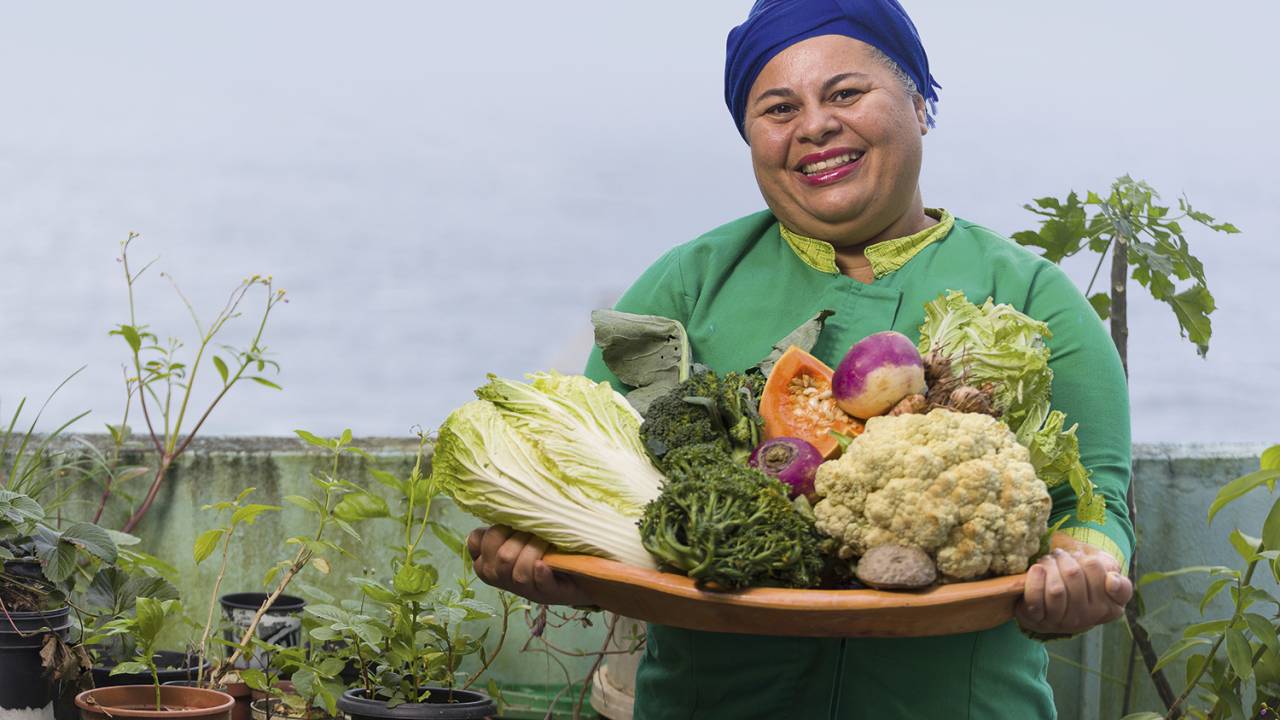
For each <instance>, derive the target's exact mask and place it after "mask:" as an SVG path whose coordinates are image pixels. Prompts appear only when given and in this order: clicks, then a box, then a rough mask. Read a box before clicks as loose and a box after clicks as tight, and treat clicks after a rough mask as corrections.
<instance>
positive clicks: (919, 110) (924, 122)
mask: <svg viewBox="0 0 1280 720" xmlns="http://www.w3.org/2000/svg"><path fill="white" fill-rule="evenodd" d="M911 102H912V103H913V104H914V105H915V109H916V122H918V123H919V124H920V134H921V135H922V136H923V135H928V134H929V112H928V109H927V107H926V106H925V102H924V96H923V95H921V94H920V93H916V95H915V97H913V98H912V99H911Z"/></svg>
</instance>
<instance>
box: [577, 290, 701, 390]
mask: <svg viewBox="0 0 1280 720" xmlns="http://www.w3.org/2000/svg"><path fill="white" fill-rule="evenodd" d="M591 324H592V325H593V326H594V327H595V339H596V345H599V346H600V352H601V355H602V357H603V358H604V364H605V365H606V366H607V367H608V368H609V369H610V370H611V371H613V374H614V375H617V376H618V379H619V380H621V381H622V382H624V383H626V384H627V385H630V386H631V387H633V388H636V391H639V394H638V395H635V396H634V397H631V395H628V400H629V401H630V402H631V403H632V405H633V406H634V407H635V408H636V410H638V411H639V412H644V410H645V409H646V408H647V407H648V403H649V402H650V401H651V400H652V399H653V398H655V397H657V396H659V395H661V394H663V393H665V392H666V391H668V390H670V389H671V388H673V387H675V386H676V385H679V384H680V383H682V382H684V381H685V380H687V379H689V372H690V368H691V364H692V361H691V359H690V348H689V336H688V335H687V334H686V333H685V330H684V325H682V324H680V322H679V321H678V320H671V319H669V318H664V317H659V316H657V315H636V314H633V313H625V312H619V311H617V310H594V311H592V313H591ZM636 391H633V392H632V394H634V393H635V392H636Z"/></svg>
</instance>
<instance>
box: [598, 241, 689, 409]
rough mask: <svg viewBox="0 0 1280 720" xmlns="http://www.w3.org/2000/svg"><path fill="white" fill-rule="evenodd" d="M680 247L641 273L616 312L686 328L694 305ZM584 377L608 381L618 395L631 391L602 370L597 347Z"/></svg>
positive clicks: (616, 306) (621, 299)
mask: <svg viewBox="0 0 1280 720" xmlns="http://www.w3.org/2000/svg"><path fill="white" fill-rule="evenodd" d="M680 261H681V248H680V247H675V248H672V249H671V250H669V251H667V253H666V254H665V255H663V256H662V257H660V258H658V261H657V262H655V263H654V264H653V265H651V266H649V269H648V270H645V272H644V274H643V275H641V276H640V278H639V279H638V280H636V282H635V284H633V285H632V286H631V289H629V290H627V291H626V292H625V293H623V295H622V297H621V298H620V299H619V300H618V303H617V304H616V305H614V306H613V308H614V309H615V310H620V311H622V312H629V313H636V314H637V315H658V316H660V317H665V318H671V319H672V320H679V321H680V322H681V323H684V324H685V325H688V323H689V314H690V308H691V307H692V306H693V302H692V300H691V298H690V297H689V295H688V293H687V291H686V289H685V281H684V273H683V271H682V270H681V267H680ZM584 374H585V375H586V376H587V377H589V378H591V379H592V380H595V381H596V382H602V381H608V382H609V383H610V384H611V385H613V387H614V389H615V390H617V391H618V392H621V393H625V392H627V391H628V390H629V389H630V388H628V387H627V386H626V385H624V384H623V383H622V381H621V380H618V377H617V376H616V375H614V374H613V373H612V372H610V371H609V368H607V367H605V364H604V359H603V358H601V356H600V348H599V347H598V346H593V347H592V348H591V355H590V357H589V358H588V359H587V369H586V370H585V371H584Z"/></svg>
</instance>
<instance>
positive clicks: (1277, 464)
mask: <svg viewBox="0 0 1280 720" xmlns="http://www.w3.org/2000/svg"><path fill="white" fill-rule="evenodd" d="M1259 464H1260V465H1261V466H1262V469H1263V470H1280V445H1272V446H1271V447H1269V448H1267V449H1266V450H1263V451H1262V457H1261V458H1260V459H1259Z"/></svg>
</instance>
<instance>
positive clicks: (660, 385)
mask: <svg viewBox="0 0 1280 720" xmlns="http://www.w3.org/2000/svg"><path fill="white" fill-rule="evenodd" d="M679 384H680V383H678V382H676V381H675V380H674V379H668V380H662V381H659V382H655V383H653V384H652V385H645V386H644V387H641V388H636V389H634V390H632V391H631V392H629V393H627V403H628V404H630V405H631V407H633V408H635V411H636V412H638V413H640V414H641V415H645V414H647V413H648V412H649V406H650V405H652V404H653V401H654V400H657V399H658V398H660V397H662V396H663V395H666V394H667V393H668V392H671V390H672V389H673V388H675V386H676V385H679Z"/></svg>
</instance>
